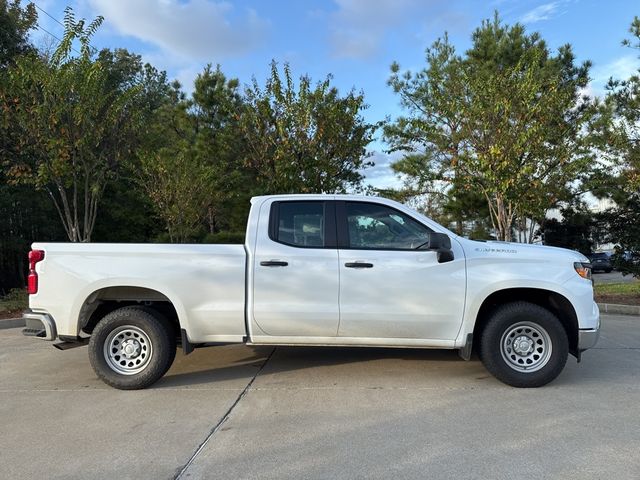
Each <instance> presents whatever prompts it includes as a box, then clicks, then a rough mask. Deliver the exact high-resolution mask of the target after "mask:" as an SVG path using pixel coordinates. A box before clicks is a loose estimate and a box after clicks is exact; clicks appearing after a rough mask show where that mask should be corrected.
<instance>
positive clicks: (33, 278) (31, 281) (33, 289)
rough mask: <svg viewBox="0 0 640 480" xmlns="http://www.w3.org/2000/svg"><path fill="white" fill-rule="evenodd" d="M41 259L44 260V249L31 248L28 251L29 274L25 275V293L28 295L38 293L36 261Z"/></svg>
mask: <svg viewBox="0 0 640 480" xmlns="http://www.w3.org/2000/svg"><path fill="white" fill-rule="evenodd" d="M42 260H44V250H31V251H30V252H29V276H28V277H27V293H28V294H29V295H33V294H35V293H38V274H37V273H36V263H38V262H40V261H42Z"/></svg>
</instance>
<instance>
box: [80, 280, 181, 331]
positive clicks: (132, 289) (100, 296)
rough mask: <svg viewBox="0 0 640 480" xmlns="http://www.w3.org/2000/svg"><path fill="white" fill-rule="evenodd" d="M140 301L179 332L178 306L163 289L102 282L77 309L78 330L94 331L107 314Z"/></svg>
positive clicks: (138, 303)
mask: <svg viewBox="0 0 640 480" xmlns="http://www.w3.org/2000/svg"><path fill="white" fill-rule="evenodd" d="M131 305H140V306H144V307H146V308H150V309H152V310H155V311H157V312H159V313H161V314H162V315H163V316H164V317H166V318H167V320H169V322H170V323H171V325H172V326H174V328H175V333H176V335H179V334H180V328H181V325H182V323H181V321H180V313H179V312H178V309H179V306H176V304H175V303H174V302H173V301H172V300H171V298H170V297H169V296H168V295H165V294H164V293H163V292H161V291H159V290H157V289H154V288H149V287H142V286H136V285H111V286H103V287H101V288H97V289H95V290H94V291H92V292H91V293H90V294H89V295H87V296H86V297H85V299H84V301H83V302H82V304H81V306H80V308H79V311H78V320H77V322H78V324H77V331H78V333H80V332H84V333H87V334H91V332H92V331H93V328H94V327H95V326H96V324H97V323H98V322H99V321H100V319H101V318H103V317H104V316H105V315H107V314H109V313H111V312H113V311H114V310H117V309H118V308H121V307H126V306H131Z"/></svg>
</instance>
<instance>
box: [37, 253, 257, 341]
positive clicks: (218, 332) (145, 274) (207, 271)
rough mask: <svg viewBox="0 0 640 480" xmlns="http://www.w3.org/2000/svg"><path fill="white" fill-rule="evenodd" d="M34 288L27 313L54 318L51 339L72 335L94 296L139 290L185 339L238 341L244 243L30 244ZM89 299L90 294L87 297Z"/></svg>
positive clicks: (242, 302) (241, 328) (242, 326)
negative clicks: (174, 317)
mask: <svg viewBox="0 0 640 480" xmlns="http://www.w3.org/2000/svg"><path fill="white" fill-rule="evenodd" d="M33 248H34V249H38V250H44V252H45V257H44V260H43V261H41V262H39V263H38V265H37V271H38V273H39V279H40V280H39V281H40V288H39V291H38V293H37V294H35V295H31V296H30V300H29V301H30V305H31V308H32V310H34V311H39V310H41V311H47V312H49V314H50V315H52V316H53V318H54V319H55V322H56V325H57V328H58V335H66V336H76V335H77V334H78V333H79V332H78V327H77V319H78V318H79V314H80V310H81V309H82V307H83V305H85V304H86V303H87V302H90V301H91V300H92V299H91V298H89V297H90V296H92V297H93V296H94V295H95V293H94V292H96V291H97V292H100V293H99V295H105V296H106V298H108V296H109V294H110V291H111V290H110V289H118V292H119V293H118V297H119V298H120V299H122V291H123V287H124V290H126V289H127V288H132V289H138V290H137V291H136V295H137V297H138V298H139V295H140V290H139V289H144V290H145V291H146V294H147V295H149V296H150V297H149V299H150V300H154V299H156V300H157V299H162V297H166V299H168V300H169V301H171V302H172V303H173V306H174V307H175V309H176V312H177V314H178V318H179V320H180V325H181V326H182V328H184V329H186V330H187V331H188V332H189V339H190V340H191V341H192V342H223V341H242V337H243V336H244V335H245V323H244V309H245V307H244V305H245V263H246V253H245V250H244V246H243V245H196V244H186V245H185V244H183V245H173V244H100V243H86V244H82V243H35V244H33ZM92 294H93V295H92Z"/></svg>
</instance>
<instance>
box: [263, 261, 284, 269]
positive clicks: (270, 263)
mask: <svg viewBox="0 0 640 480" xmlns="http://www.w3.org/2000/svg"><path fill="white" fill-rule="evenodd" d="M260 265H262V266H263V267H286V266H287V265H289V262H283V261H282V260H267V261H265V262H260Z"/></svg>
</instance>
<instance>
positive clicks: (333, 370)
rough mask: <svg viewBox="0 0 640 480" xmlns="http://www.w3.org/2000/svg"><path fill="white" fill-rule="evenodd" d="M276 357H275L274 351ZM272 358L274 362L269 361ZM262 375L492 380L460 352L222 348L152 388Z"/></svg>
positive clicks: (181, 359) (202, 353) (182, 362)
mask: <svg viewBox="0 0 640 480" xmlns="http://www.w3.org/2000/svg"><path fill="white" fill-rule="evenodd" d="M272 351H273V352H274V353H273V355H272V356H271V357H270V358H269V355H270V354H271V352H272ZM268 358H269V361H268V364H266V365H265V362H266V361H267V359H268ZM261 368H262V371H261V376H265V375H271V376H273V375H286V376H290V374H293V373H294V372H297V371H299V370H309V375H307V376H306V377H305V378H306V380H309V379H310V378H313V377H330V376H332V377H335V379H336V380H340V381H342V382H344V381H345V380H348V379H349V378H350V377H355V376H357V377H358V378H360V379H362V377H363V375H364V376H369V377H374V376H375V375H378V374H379V373H380V372H382V373H383V375H385V376H388V375H390V374H392V375H407V379H409V377H410V376H414V375H415V374H416V373H417V374H420V375H425V374H426V373H428V372H429V371H434V370H435V371H438V372H440V373H442V372H443V369H446V370H447V371H448V372H449V373H451V374H453V373H454V372H460V373H462V372H464V371H467V373H466V375H469V374H470V373H471V374H477V373H478V368H479V369H481V370H482V372H483V373H484V374H486V375H487V376H488V373H486V371H485V370H484V367H482V365H481V364H480V362H479V361H478V359H477V358H476V357H475V356H474V357H473V358H472V360H471V361H470V362H465V361H463V360H462V359H461V358H460V357H459V356H458V354H457V351H456V350H432V349H403V348H370V347H368V348H357V347H289V346H286V347H283V346H278V347H275V350H274V347H271V346H244V345H233V346H231V345H230V346H219V347H209V348H205V349H200V350H196V351H195V352H194V353H192V354H191V355H189V356H184V355H183V354H182V353H181V352H178V354H177V355H176V361H175V363H174V365H173V367H172V368H171V370H169V372H168V373H167V374H166V375H165V377H164V378H162V379H161V380H160V381H159V382H158V383H157V384H156V385H155V386H154V387H152V388H176V387H189V386H196V385H211V386H212V387H214V386H216V384H224V383H227V385H228V386H229V388H233V387H231V386H230V384H229V382H230V381H234V380H241V379H246V380H247V381H249V380H250V379H251V378H252V377H253V376H254V375H255V374H256V373H257V371H258V370H259V369H261Z"/></svg>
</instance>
